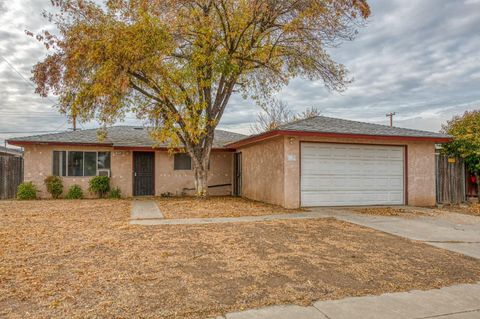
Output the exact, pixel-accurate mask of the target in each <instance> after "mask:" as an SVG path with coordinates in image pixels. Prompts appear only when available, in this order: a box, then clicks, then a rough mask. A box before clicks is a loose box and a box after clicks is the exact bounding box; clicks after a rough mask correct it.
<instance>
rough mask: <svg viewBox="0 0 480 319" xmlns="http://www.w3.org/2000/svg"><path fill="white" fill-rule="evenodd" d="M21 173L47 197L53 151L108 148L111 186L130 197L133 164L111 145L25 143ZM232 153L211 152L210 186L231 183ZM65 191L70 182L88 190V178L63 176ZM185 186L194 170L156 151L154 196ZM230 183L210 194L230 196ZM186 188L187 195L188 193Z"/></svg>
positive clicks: (190, 185) (181, 190)
mask: <svg viewBox="0 0 480 319" xmlns="http://www.w3.org/2000/svg"><path fill="white" fill-rule="evenodd" d="M24 150H25V155H24V172H25V173H24V176H25V181H32V182H33V183H34V184H35V185H37V187H38V188H39V190H40V192H39V196H40V197H42V198H48V197H49V196H50V195H49V194H48V193H47V191H46V189H45V186H44V184H43V180H44V179H45V177H46V176H48V175H51V174H52V156H53V151H92V152H95V151H110V152H111V174H112V177H111V185H112V187H119V188H120V189H121V191H122V195H123V196H126V197H130V196H132V185H133V176H132V164H133V152H132V151H128V150H117V149H113V148H111V147H94V146H92V147H88V146H53V145H27V146H25V148H24ZM232 161H233V153H232V152H224V151H214V152H212V155H211V159H210V168H211V169H210V171H209V183H208V184H209V185H219V184H231V183H232V169H233V165H232ZM62 179H63V184H64V190H65V192H66V191H67V190H68V188H69V187H70V186H71V185H74V184H78V185H80V186H81V187H82V189H83V190H84V194H85V195H86V197H91V196H92V195H91V194H89V193H88V181H89V179H90V177H62ZM184 188H194V180H193V171H175V170H174V169H173V156H171V155H169V154H168V152H167V151H156V152H155V195H157V196H159V195H161V194H162V193H166V192H170V193H172V194H175V195H181V194H182V193H185V192H184ZM231 189H232V187H231V186H230V185H228V186H223V187H218V188H217V187H215V188H211V189H210V194H212V195H229V194H231ZM191 193H192V191H187V192H186V194H187V195H188V194H191Z"/></svg>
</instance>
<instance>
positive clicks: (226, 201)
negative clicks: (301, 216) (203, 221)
mask: <svg viewBox="0 0 480 319" xmlns="http://www.w3.org/2000/svg"><path fill="white" fill-rule="evenodd" d="M157 204H158V206H159V208H160V211H161V212H162V213H163V215H164V216H165V218H172V219H175V218H211V217H240V216H262V215H272V214H290V213H298V212H302V211H305V210H304V209H286V208H283V207H280V206H277V205H271V204H266V203H262V202H257V201H252V200H248V199H244V198H241V197H232V196H212V197H207V198H196V197H164V198H159V199H157Z"/></svg>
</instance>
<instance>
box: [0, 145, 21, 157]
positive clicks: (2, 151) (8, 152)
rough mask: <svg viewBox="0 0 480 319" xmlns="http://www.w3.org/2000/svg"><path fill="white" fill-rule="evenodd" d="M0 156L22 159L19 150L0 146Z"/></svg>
mask: <svg viewBox="0 0 480 319" xmlns="http://www.w3.org/2000/svg"><path fill="white" fill-rule="evenodd" d="M0 156H14V157H22V156H23V153H22V150H21V149H15V148H10V147H4V146H0Z"/></svg>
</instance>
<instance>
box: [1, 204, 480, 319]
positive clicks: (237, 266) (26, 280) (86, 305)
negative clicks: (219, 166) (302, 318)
mask: <svg viewBox="0 0 480 319" xmlns="http://www.w3.org/2000/svg"><path fill="white" fill-rule="evenodd" d="M129 212H130V203H129V202H128V201H108V200H104V201H103V200H99V201H97V200H90V201H63V200H59V201H36V202H0V247H2V249H1V250H0V317H7V318H33V317H35V318H48V317H76V318H83V317H109V318H111V317H119V318H120V317H122V318H129V317H143V318H205V317H208V316H214V315H219V314H221V313H225V312H229V311H240V310H243V309H247V308H252V307H261V306H266V305H272V304H288V303H295V304H308V303H310V302H312V301H313V300H318V299H321V300H326V299H336V298H343V297H347V296H361V295H368V294H381V293H385V292H394V291H408V290H411V289H431V288H438V287H442V286H446V285H453V284H457V283H471V282H477V281H479V280H480V262H478V261H476V260H474V259H473V258H468V257H465V256H462V255H460V254H456V253H453V252H449V251H446V250H442V249H438V248H435V247H431V246H427V245H424V244H420V243H417V242H412V241H409V240H406V239H402V238H399V237H395V236H392V235H388V234H385V233H381V232H377V231H374V230H372V229H369V228H363V227H360V226H357V225H353V224H349V223H345V222H340V221H336V220H333V219H318V220H290V221H275V222H273V221H272V222H256V223H240V224H237V223H235V224H211V225H169V226H133V225H128V224H127V223H128V218H129Z"/></svg>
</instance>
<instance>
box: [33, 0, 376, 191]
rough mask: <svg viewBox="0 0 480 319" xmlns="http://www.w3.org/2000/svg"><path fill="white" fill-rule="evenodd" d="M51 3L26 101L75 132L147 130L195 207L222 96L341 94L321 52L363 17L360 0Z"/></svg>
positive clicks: (340, 78)
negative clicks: (177, 170) (134, 121)
mask: <svg viewBox="0 0 480 319" xmlns="http://www.w3.org/2000/svg"><path fill="white" fill-rule="evenodd" d="M52 3H53V5H54V6H55V7H56V9H57V12H58V13H56V14H46V16H47V18H49V19H50V21H52V22H53V23H55V25H56V26H57V29H58V33H56V34H51V33H49V32H43V33H42V34H39V35H37V39H39V40H40V41H43V42H44V44H45V45H46V47H47V48H48V49H49V51H50V53H49V55H48V56H47V57H46V58H45V59H44V60H43V61H41V62H39V63H38V64H37V65H36V66H35V67H34V70H33V74H34V75H33V80H34V81H35V83H36V84H37V89H36V91H37V92H38V93H39V94H41V95H42V96H47V95H48V94H49V93H53V94H55V95H56V96H58V97H59V105H60V110H61V111H62V112H65V113H66V114H70V115H71V114H74V115H76V116H78V117H79V118H80V119H81V120H83V121H88V120H91V119H96V120H98V121H100V122H101V123H103V124H104V125H111V124H113V123H115V122H116V121H117V120H119V119H122V117H123V116H124V115H125V114H126V113H128V112H133V113H134V114H136V115H137V116H138V117H139V118H141V119H144V120H148V121H150V123H151V124H152V129H151V132H150V133H151V136H152V138H153V139H154V140H156V141H158V142H168V143H169V145H170V147H171V148H172V149H175V148H182V149H184V150H185V151H186V152H187V153H188V154H189V155H190V156H191V158H192V163H193V167H194V173H195V185H196V191H197V195H199V196H205V195H206V194H207V167H208V162H209V158H210V153H211V149H212V142H213V137H214V131H215V128H216V126H217V125H218V123H219V121H220V119H221V118H222V115H223V113H224V111H225V108H226V107H227V105H228V102H229V100H230V97H231V96H232V94H234V93H236V92H239V93H241V94H242V95H243V96H244V97H251V98H253V99H255V100H256V101H257V102H258V103H260V104H261V103H266V101H267V100H268V98H269V97H270V96H271V94H272V93H273V92H275V91H277V90H279V89H280V88H281V87H283V86H284V85H286V84H287V83H288V81H289V79H291V78H293V77H304V78H307V79H311V80H315V79H321V80H323V82H324V83H325V85H326V87H328V88H330V89H333V90H342V89H343V88H344V85H345V84H346V83H347V82H348V80H347V76H346V70H345V68H344V67H343V66H342V65H341V64H338V63H336V62H334V61H333V60H332V59H331V57H330V56H329V54H328V53H327V51H326V48H328V47H333V46H337V45H338V44H340V43H341V42H342V41H345V40H352V39H353V38H354V36H355V35H356V32H357V29H358V27H359V26H360V25H361V24H362V23H363V22H364V21H365V20H366V19H367V17H368V16H369V14H370V9H369V6H368V4H367V2H366V0H108V1H106V2H105V3H103V4H97V3H95V2H94V1H91V0H53V1H52Z"/></svg>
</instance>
